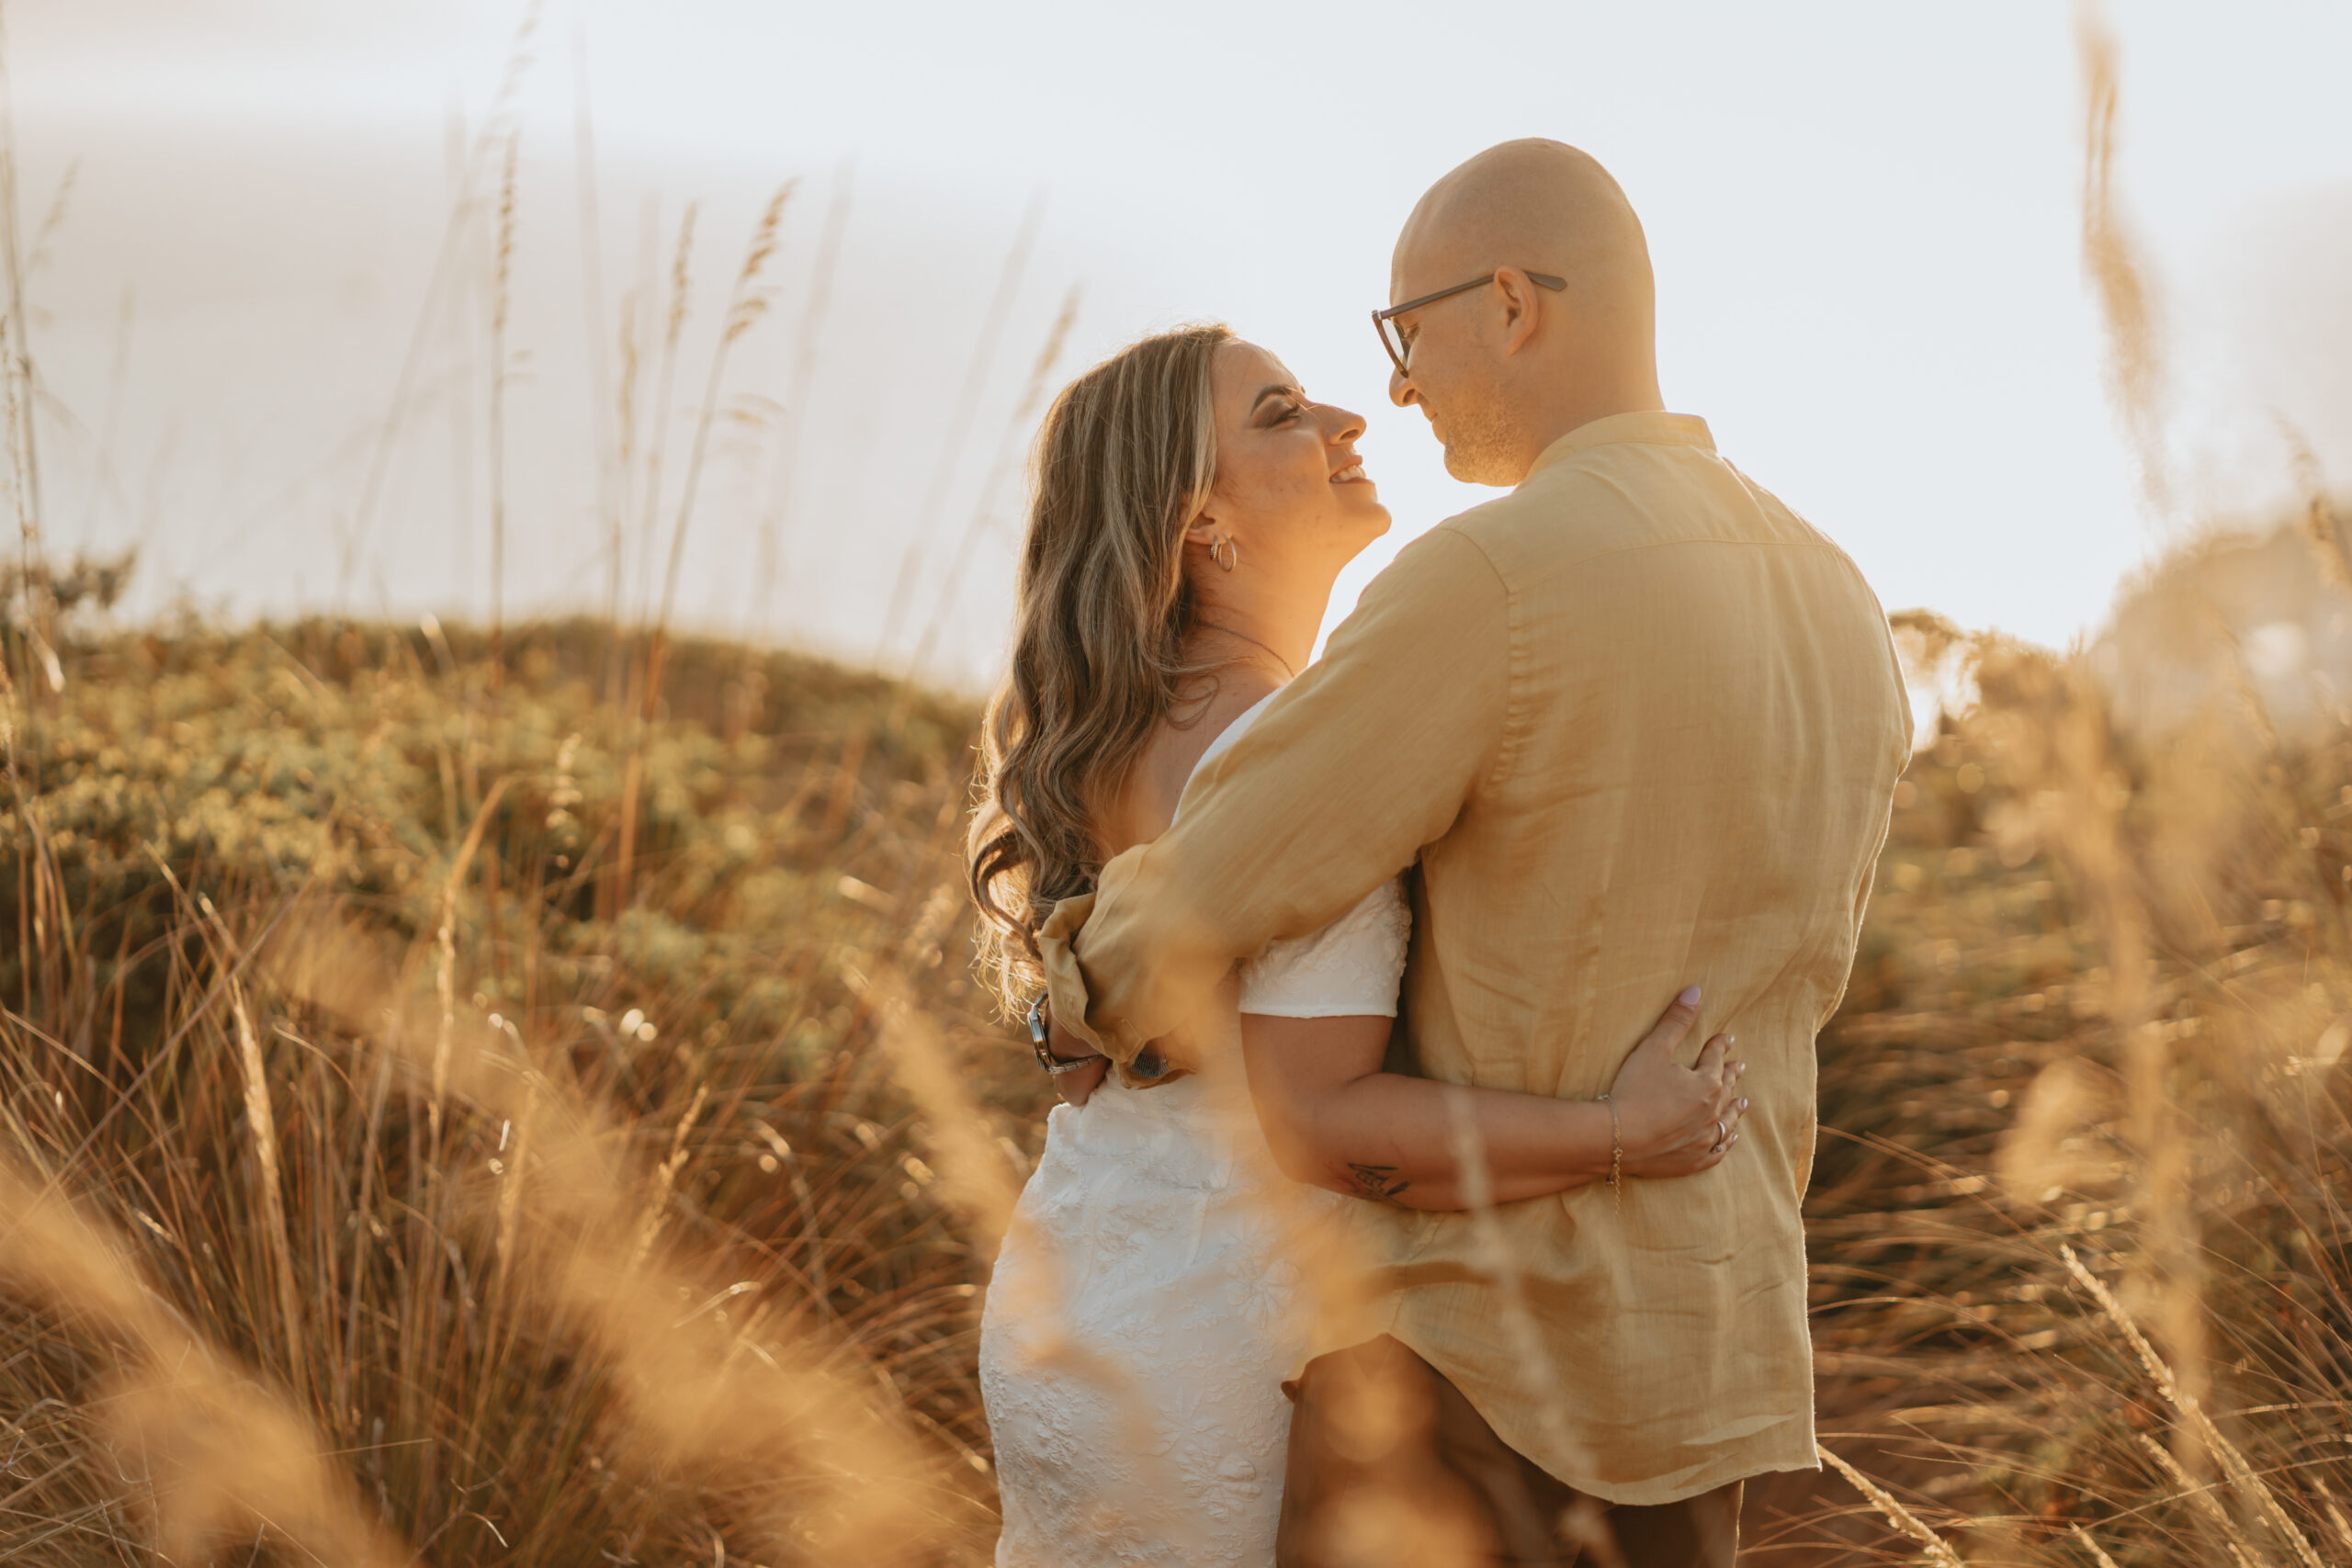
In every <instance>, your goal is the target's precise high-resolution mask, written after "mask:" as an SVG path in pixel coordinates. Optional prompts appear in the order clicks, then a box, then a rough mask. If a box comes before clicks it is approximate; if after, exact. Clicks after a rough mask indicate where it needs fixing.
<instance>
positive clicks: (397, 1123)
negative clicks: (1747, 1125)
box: [0, 616, 2352, 1565]
mask: <svg viewBox="0 0 2352 1568" xmlns="http://www.w3.org/2000/svg"><path fill="white" fill-rule="evenodd" d="M1898 621H1899V624H1900V629H1901V632H1902V641H1903V643H1904V646H1905V651H1906V655H1907V656H1908V657H1909V659H1910V660H1911V661H1912V665H1913V669H1914V672H1915V675H1916V676H1917V678H1918V679H1919V680H1920V681H1921V682H1922V683H1923V684H1928V683H1934V682H1943V683H1944V684H1945V685H1946V686H1947V687H1948V688H1950V687H1952V686H1954V684H1955V682H1956V683H1957V684H1958V685H1959V686H1961V687H1966V688H1971V689H1973V693H1974V700H1973V701H1972V702H1970V703H1968V704H1967V705H1964V706H1961V707H1959V708H1958V709H1957V711H1955V712H1953V713H1951V715H1949V716H1947V717H1946V718H1945V719H1944V720H1943V721H1942V724H1941V733H1940V734H1939V737H1938V738H1937V739H1934V740H1933V742H1932V743H1931V744H1929V745H1928V746H1927V747H1925V748H1923V749H1922V750H1921V751H1920V753H1919V755H1918V756H1917V760H1916V761H1914V763H1913V766H1912V768H1911V770H1910V773H1909V774H1908V775H1907V776H1906V778H1905V781H1904V784H1903V786H1902V789H1901V793H1900V795H1899V796H1898V800H1897V803H1896V810H1895V814H1894V829H1893V834H1892V838H1891V840H1890V843H1889V846H1888V849H1887V852H1886V855H1885V857H1884V861H1883V865H1882V868H1881V874H1880V878H1879V885H1878V887H1877V890H1876V893H1875V895H1874V897H1873V899H1872V903H1871V910H1870V917H1869V923H1868V928H1867V931H1866V935H1865V941H1864V946H1863V952H1862V955H1861V958H1860V962H1859V963H1858V964H1857V968H1856V973H1855V976H1854V980H1853V984H1852V986H1851V988H1850V989H1849V994H1848V997H1847V999H1846V1003H1845V1006H1844V1009H1843V1010H1842V1011H1841V1012H1840V1013H1839V1015H1838V1018H1837V1020H1836V1021H1835V1022H1834V1023H1833V1024H1832V1026H1831V1027H1830V1029H1829V1030H1828V1032H1827V1033H1826V1035H1825V1037H1824V1040H1823V1042H1822V1052H1821V1058H1822V1072H1821V1105H1822V1121H1823V1134H1822V1142H1821V1145H1820V1153H1819V1157H1818V1164H1817V1167H1816V1169H1815V1179H1814V1186H1813V1193H1812V1199H1811V1203H1810V1213H1811V1223H1812V1252H1813V1269H1814V1277H1813V1286H1812V1290H1813V1297H1814V1301H1815V1311H1816V1323H1817V1329H1816V1345H1817V1348H1818V1351H1819V1357H1820V1366H1819V1372H1820V1380H1821V1383H1820V1386H1821V1401H1822V1430H1823V1438H1824V1444H1825V1448H1826V1450H1827V1451H1828V1453H1829V1454H1830V1455H1832V1456H1834V1460H1833V1463H1834V1465H1835V1468H1832V1469H1829V1470H1826V1471H1825V1472H1823V1473H1822V1474H1820V1475H1819V1476H1811V1475H1794V1476H1787V1477H1780V1478H1773V1479H1770V1480H1768V1481H1765V1482H1762V1483H1758V1485H1757V1486H1756V1487H1755V1488H1753V1495H1752V1497H1751V1501H1750V1505H1749V1517H1748V1526H1747V1529H1748V1539H1749V1541H1750V1543H1751V1548H1750V1549H1751V1551H1753V1553H1754V1556H1755V1560H1756V1561H1758V1562H1792V1563H1794V1562H1869V1561H1883V1560H1890V1559H1892V1560H1903V1559H1906V1558H1912V1557H1919V1556H1922V1555H1923V1554H1924V1557H1925V1558H1926V1560H1929V1561H1935V1562H1951V1561H1954V1560H1960V1561H1966V1562H2051V1563H2058V1562H2066V1563H2089V1562H2102V1561H2111V1562H2118V1563H2131V1564H2139V1563H2146V1564H2154V1563H2159V1562H2215V1563H2221V1562H2251V1563H2261V1564H2272V1563H2276V1564H2281V1565H2284V1564H2289V1563H2314V1562H2352V1516H2347V1512H2346V1510H2347V1509H2352V1450H2347V1447H2346V1441H2345V1436H2344V1435H2345V1434H2346V1432H2347V1431H2352V1409H2347V1406H2346V1393H2347V1390H2352V1337H2347V1331H2352V1296H2347V1286H2348V1285H2352V1280H2347V1277H2346V1266H2347V1263H2352V1230H2348V1229H2347V1224H2346V1216H2345V1214H2344V1212H2343V1209H2342V1206H2341V1196H2342V1194H2343V1192H2344V1191H2345V1190H2346V1175H2347V1162H2348V1161H2352V1121H2347V1111H2352V1088H2347V1086H2346V1082H2345V1078H2344V1076H2343V1070H2342V1069H2343V1057H2344V1055H2345V1053H2346V1040H2347V1038H2352V952H2348V951H2347V942H2346V927H2345V921H2344V916H2343V908H2342V906H2343V903H2344V901H2345V899H2346V897H2352V872H2347V871H2346V869H2345V865H2346V860H2347V859H2352V839H2347V837H2346V829H2345V828H2344V827H2342V826H2341V824H2342V823H2344V822H2345V820H2346V818H2352V804H2347V803H2352V742H2347V740H2346V739H2345V738H2344V737H2343V736H2342V735H2340V734H2339V735H2337V736H2335V737H2333V738H2331V739H2327V740H2326V741H2324V743H2318V744H2311V745H2301V744H2299V745H2295V746H2291V747H2290V745H2289V744H2287V743H2286V742H2283V741H2280V740H2278V739H2276V738H2270V739H2267V740H2266V739H2264V738H2263V736H2262V734H2261V732H2260V730H2259V728H2258V727H2254V726H2253V719H2254V717H2255V716H2254V715H2253V714H2252V713H2251V711H2250V710H2248V709H2245V708H2244V707H2243V706H2233V705H2229V704H2226V703H2225V704H2223V705H2221V706H2220V707H2218V708H2216V709H2215V710H2214V711H2213V714H2212V716H2211V719H2210V721H2209V722H2207V723H2206V724H2204V725H2202V726H2201V727H2198V728H2192V729H2190V730H2188V731H2181V732H2176V733H2173V734H2171V735H2168V736H2167V737H2165V740H2164V742H2163V743H2162V744H2160V745H2151V744H2145V743H2134V742H2133V741H2131V739H2129V738H2128V737H2127V736H2126V735H2124V734H2123V733H2121V732H2120V731H2119V730H2118V729H2117V728H2115V727H2114V726H2113V725H2111V724H2110V723H2109V715H2108V710H2107V706H2106V704H2105V702H2104V699H2103V698H2102V696H2101V694H2100V691H2099V689H2098V687H2097V686H2096V685H2095V684H2093V683H2092V682H2090V681H2089V680H2088V678H2087V676H2086V674H2085V672H2084V669H2083V666H2082V660H2079V659H2077V660H2062V659H2059V658H2056V657H2053V656H2051V655H2048V654H2045V653H2042V652H2041V651H2038V650H2035V649H2026V648H2020V647H2016V646H2010V645H2005V644H2001V643H1997V642H1994V641H1990V640H1987V639H1981V638H1979V639H1970V638H1965V637H1959V636H1957V635H1956V634H1955V633H1953V632H1952V630H1951V628H1950V627H1947V626H1942V625H1940V624H1939V623H1937V622H1935V621H1934V620H1933V619H1932V618H1931V617H1926V616H1909V617H1898ZM499 640H500V647H499V649H498V650H497V655H496V657H495V658H493V657H492V645H491V641H490V639H489V638H488V637H486V636H485V635H482V634H478V633H469V632H466V631H462V630H458V629H445V628H442V627H440V626H435V625H431V624H428V625H426V626H424V627H421V628H387V627H382V626H346V625H341V624H329V623H325V622H313V623H307V624H302V625H297V626H283V627H277V628H267V629H258V630H253V631H249V632H243V633H235V634H231V633H221V632H213V631H207V630H204V629H203V628H200V627H197V626H187V627H180V628H176V629H167V630H154V631H148V632H119V633H110V634H106V635H97V634H92V635H89V636H86V637H82V638H74V637H62V636H61V637H60V639H59V641H58V642H57V644H56V645H55V646H56V651H57V656H58V662H57V666H56V671H57V675H58V680H57V681H56V682H53V683H52V682H51V681H49V680H48V679H46V678H45V676H44V673H43V671H42V669H41V667H40V666H39V665H37V664H36V665H35V666H34V667H33V668H32V669H31V670H30V671H28V669H27V665H26V664H24V663H18V664H17V665H16V666H15V671H16V672H15V673H14V676H13V679H12V682H11V685H10V687H9V690H8V691H7V693H6V701H7V705H8V708H7V714H6V725H7V733H6V741H7V747H8V753H7V754H8V766H9V777H10V784H11V788H12V791H13V794H12V797H11V810H10V816H9V818H8V824H7V828H6V837H5V839H0V874H5V875H6V877H7V879H8V883H9V886H12V887H13V888H14V890H15V892H14V897H12V898H11V899H9V900H8V901H6V904H5V906H0V908H5V911H6V913H5V917H0V918H4V919H5V924H4V925H0V1002H5V1005H6V1017H5V1021H4V1022H5V1028H6V1036H5V1045H0V1077H5V1082H0V1209H4V1210H5V1212H6V1214H7V1216H8V1222H7V1225H6V1230H5V1231H4V1232H0V1289H5V1292H6V1309H5V1312H0V1352H4V1353H0V1420H5V1422H6V1441H7V1444H8V1453H9V1460H8V1482H7V1484H6V1489H5V1494H0V1495H5V1498H6V1505H5V1506H6V1512H5V1515H0V1545H5V1549H6V1551H7V1552H8V1554H9V1555H10V1556H11V1557H12V1558H17V1559H21V1560H24V1561H28V1562H57V1563H82V1562H101V1561H104V1562H115V1561H126V1560H144V1559H145V1558H146V1557H147V1556H148V1554H149V1552H150V1551H152V1550H155V1549H160V1550H161V1551H162V1553H163V1554H164V1556H165V1557H167V1558H168V1559H169V1560H172V1561H176V1562H200V1561H208V1560H211V1561H230V1560H232V1559H233V1560H235V1561H281V1560H282V1561H288V1562H294V1561H313V1560H325V1561H333V1562H375V1561H383V1562H406V1561H413V1560H419V1559H421V1560H424V1561H429V1562H452V1563H454V1562H502V1563H533V1562H544V1563H549V1564H555V1563H562V1564H573V1563H580V1562H597V1561H614V1562H684V1561H704V1560H707V1561H711V1562H725V1561H727V1560H728V1559H729V1558H732V1559H735V1560H738V1561H743V1562H763V1563H769V1564H779V1563H784V1562H943V1563H945V1562H983V1561H985V1560H986V1559H987V1555H988V1550H989V1544H990V1542H991V1540H992V1538H993V1529H992V1494H991V1487H990V1483H989V1440H988V1434H987V1429H986V1427H985V1424H984V1421H983V1419H982V1416H981V1413H980V1411H979V1408H978V1395H977V1391H976V1389H975V1386H974V1382H973V1359H974V1349H975V1335H976V1331H977V1322H978V1303H979V1299H980V1292H982V1291H983V1290H984V1289H985V1287H986V1284H987V1279H988V1269H987V1260H988V1256H989V1248H990V1246H991V1243H992V1238H993V1237H994V1235H997V1234H1000V1233H1001V1226H1002V1224H1003V1223H1004V1218H1005V1214H1006V1211H1007V1207H1008V1205H1009V1203H1010V1201H1011V1198H1012V1194H1013V1193H1014V1191H1015V1190H1017V1188H1018V1184H1019V1182H1020V1180H1021V1179H1022V1178H1023V1175H1024V1173H1025V1170H1026V1168H1027V1166H1028V1164H1029V1162H1030V1161H1031V1160H1032V1159H1034V1157H1035V1150H1036V1148H1037V1146H1038V1144H1039V1140H1040V1138H1041V1136H1042V1131H1043V1124H1042V1117H1043V1115H1044V1112H1045V1110H1046V1105H1047V1097H1046V1089H1045V1086H1044V1084H1043V1083H1042V1081H1041V1075H1039V1074H1037V1073H1036V1071H1035V1066H1034V1065H1033V1064H1031V1063H1030V1062H1029V1061H1028V1060H1027V1058H1026V1055H1025V1051H1024V1050H1023V1047H1022V1046H1021V1045H1020V1044H1019V1043H1017V1042H1016V1035H1015V1032H1014V1031H1012V1029H1010V1028H1008V1027H1007V1026H1006V1025H1005V1024H1004V1023H1003V1022H1002V1021H1000V1020H998V1019H996V1018H994V1017H993V1016H991V1014H990V1012H989V1008H988V1005H987V1003H986V1001H985V998H983V997H982V995H981V994H980V992H979V990H978V987H976V985H975V984H974V981H973V977H972V976H971V975H970V973H969V965H968V954H969V951H970V949H969V939H970V920H971V916H970V914H969V907H968V902H967V899H966V897H965V896H964V894H963V891H962V887H961V872H960V865H959V861H958V855H957V852H958V849H959V846H960V840H961V833H962V824H963V818H964V812H965V810H966V803H967V799H968V791H969V776H968V775H969V750H968V747H969V739H970V735H971V731H972V728H973V725H974V723H975V719H976V715H975V713H974V712H973V710H972V709H971V708H970V707H969V706H968V705H965V704H963V703H961V702H959V701H956V700H952V699H949V698H945V697H941V696H937V695H933V694H926V693H923V692H921V691H918V690H914V689H911V688H908V687H905V686H901V685H898V684H894V683H891V682H885V681H882V680H880V679H878V678H876V677H871V676H865V675H860V674H855V673H852V672H849V671H842V670H840V669H837V668H834V667H831V666H829V665H825V664H822V663H820V662H816V661H812V660H805V659H799V658H795V657H791V656H787V655H783V654H775V653H752V652H748V651H746V650H744V649H740V648H735V647H730V646H727V645H723V644H718V643H696V642H691V641H688V642H684V643H681V644H678V645H676V646H673V647H670V648H667V649H665V650H664V652H663V656H662V657H663V660H664V662H665V663H666V666H667V674H666V676H665V677H664V679H663V682H662V691H663V692H664V693H666V694H667V695H666V698H665V699H664V700H663V701H662V702H660V703H658V704H655V705H652V709H651V712H650V716H649V714H648V711H647V705H645V704H643V703H642V702H641V701H639V700H638V699H639V695H640V694H641V687H639V686H636V685H635V684H634V683H633V682H636V681H638V680H641V677H642V673H643V670H644V661H643V660H642V659H641V658H639V659H635V660H633V659H632V649H635V650H636V652H637V653H639V654H641V653H642V652H643V651H644V650H643V649H642V648H641V646H639V645H635V644H632V643H631V642H630V641H629V639H627V638H616V637H614V636H612V635H611V633H610V631H609V629H608V628H606V627H605V626H600V625H596V624H592V623H586V622H568V623H557V624H549V625H544V626H527V627H519V628H513V629H510V630H509V631H507V632H506V633H505V634H504V635H503V637H501V638H500V639H499ZM19 646H20V647H22V646H24V645H23V644H22V642H21V641H20V644H19ZM632 671H636V674H635V675H632V673H631V672H632ZM28 674H29V675H30V676H31V677H33V678H32V679H30V680H28Z"/></svg>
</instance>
